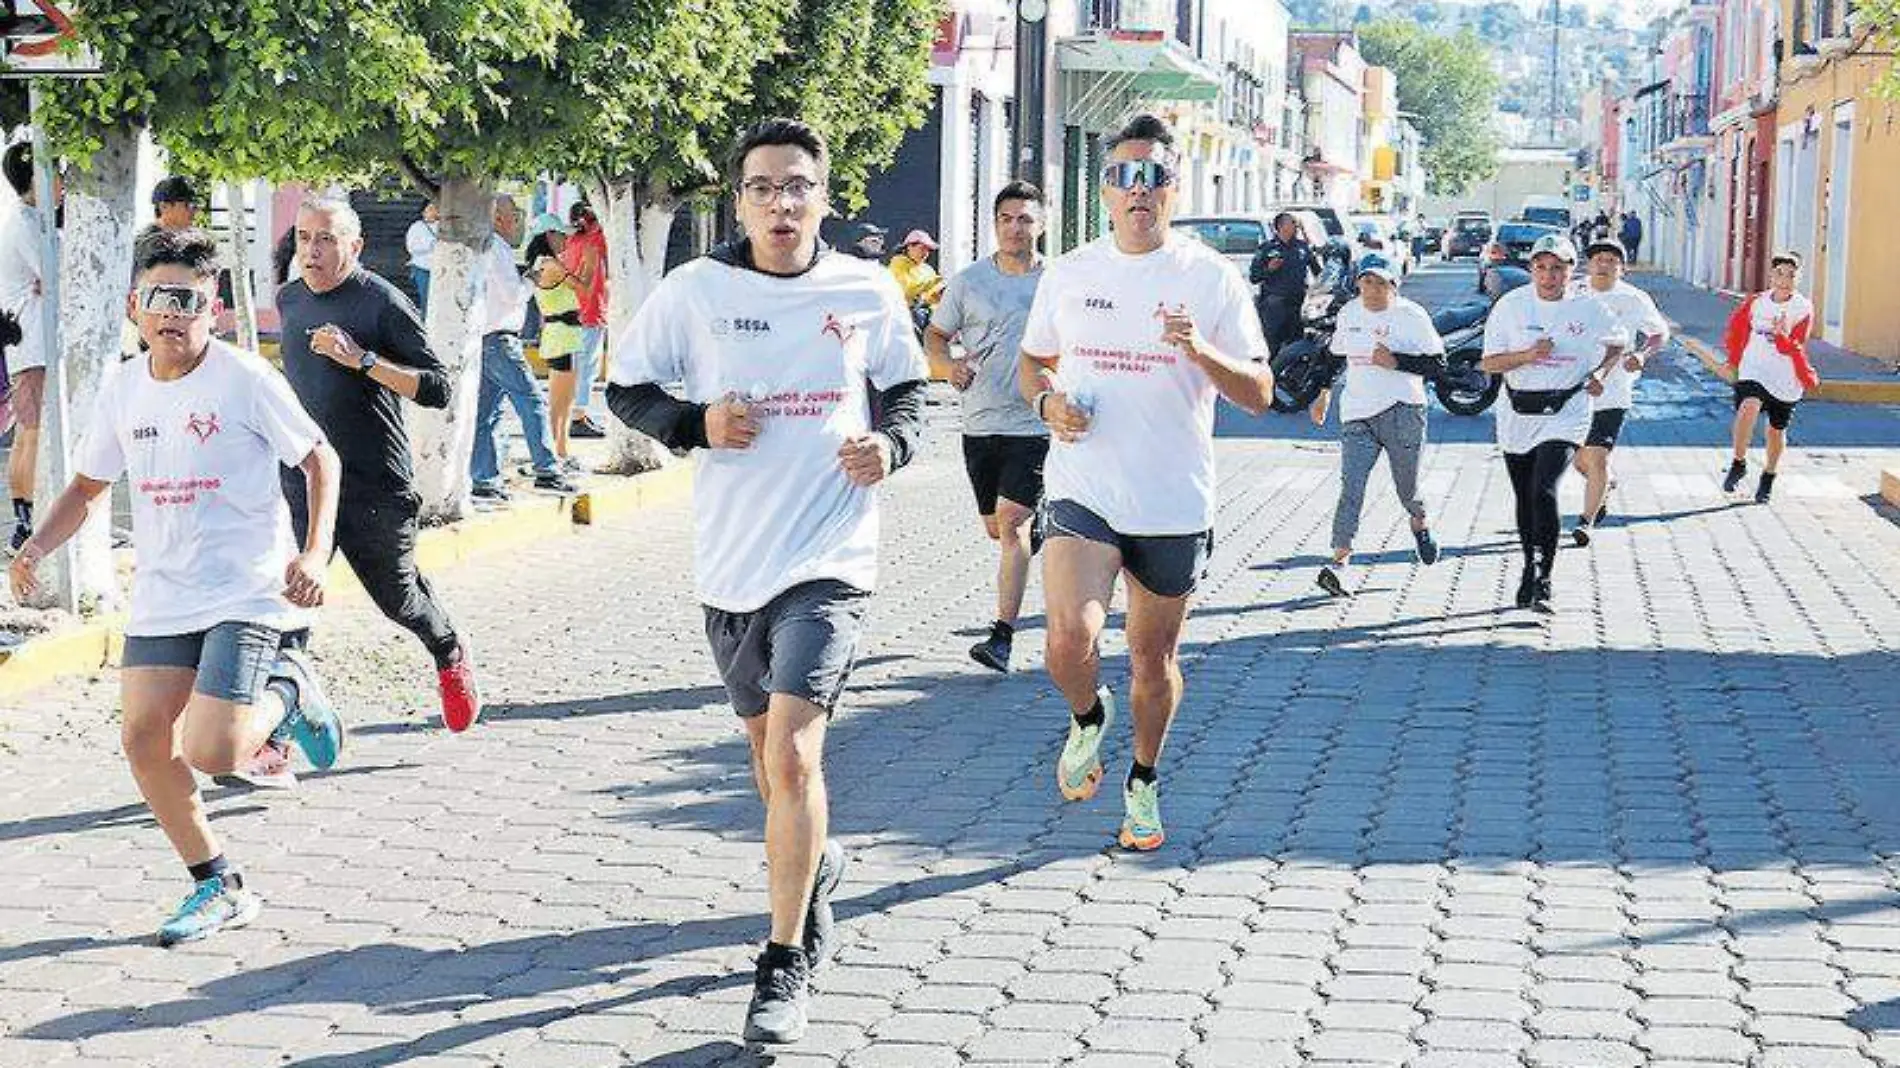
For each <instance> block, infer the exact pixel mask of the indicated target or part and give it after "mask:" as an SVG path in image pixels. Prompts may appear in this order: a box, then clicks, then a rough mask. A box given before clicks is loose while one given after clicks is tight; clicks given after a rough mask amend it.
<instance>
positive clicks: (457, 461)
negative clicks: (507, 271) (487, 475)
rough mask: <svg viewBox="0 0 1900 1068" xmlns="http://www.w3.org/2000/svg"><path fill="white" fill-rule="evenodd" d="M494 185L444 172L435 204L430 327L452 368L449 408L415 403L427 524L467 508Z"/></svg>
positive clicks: (419, 479)
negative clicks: (483, 265) (480, 267)
mask: <svg viewBox="0 0 1900 1068" xmlns="http://www.w3.org/2000/svg"><path fill="white" fill-rule="evenodd" d="M493 198H494V190H493V189H492V188H491V187H490V186H489V184H488V182H487V181H486V180H481V179H475V178H447V179H444V180H443V182H442V193H441V197H440V199H439V200H438V201H437V203H438V204H439V205H440V206H441V207H440V210H441V213H442V221H441V227H440V230H439V233H438V235H437V238H436V245H435V252H434V254H433V255H432V257H431V261H430V274H429V307H428V309H427V314H428V323H427V325H428V329H429V341H430V342H431V344H433V345H434V347H435V353H436V355H437V356H439V357H441V358H442V363H443V365H444V366H445V367H446V368H447V369H448V376H449V388H450V390H451V392H450V395H449V406H448V407H447V408H444V409H441V410H436V409H430V408H421V409H417V410H416V412H415V415H416V416H417V418H416V420H415V435H414V442H415V446H414V447H415V453H416V490H417V492H419V493H421V494H422V519H423V521H424V522H425V523H446V522H449V521H451V520H455V519H460V518H462V516H464V515H466V514H468V505H469V496H468V491H469V481H468V478H469V475H468V465H469V453H470V450H471V449H472V448H473V447H474V445H475V394H476V392H477V391H478V390H480V388H481V381H482V333H481V330H482V326H481V323H479V322H478V321H477V319H478V317H479V315H480V314H481V306H482V296H483V289H484V286H483V284H482V277H481V274H480V272H479V271H477V270H476V266H477V264H478V263H479V262H480V260H481V254H482V250H483V249H485V248H486V247H488V238H489V235H490V234H492V233H493V232H494V215H493V212H492V206H493Z"/></svg>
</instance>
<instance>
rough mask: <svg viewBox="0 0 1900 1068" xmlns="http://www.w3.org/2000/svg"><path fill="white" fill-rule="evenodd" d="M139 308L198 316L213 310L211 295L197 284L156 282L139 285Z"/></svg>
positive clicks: (165, 313)
mask: <svg viewBox="0 0 1900 1068" xmlns="http://www.w3.org/2000/svg"><path fill="white" fill-rule="evenodd" d="M139 310H140V311H143V312H148V313H150V314H153V315H182V316H185V317H186V318H196V317H197V316H200V315H203V314H204V313H205V312H208V311H210V310H211V297H210V295H208V294H207V293H205V291H204V290H202V289H199V288H198V287H196V286H180V285H168V284H165V283H162V282H154V283H152V284H151V285H144V286H140V287H139Z"/></svg>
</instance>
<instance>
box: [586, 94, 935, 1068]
mask: <svg viewBox="0 0 1900 1068" xmlns="http://www.w3.org/2000/svg"><path fill="white" fill-rule="evenodd" d="M829 174H830V155H829V153H828V151H827V149H826V146H825V141H824V138H823V137H821V136H820V135H819V134H818V133H817V132H816V131H815V130H813V129H812V128H811V127H810V126H807V125H806V124H804V123H802V122H797V121H793V120H790V119H774V120H771V121H768V122H765V123H762V124H760V125H758V126H756V127H753V128H752V129H750V130H748V131H746V132H745V134H744V135H743V136H742V137H741V138H740V139H739V141H738V143H737V145H736V146H735V147H734V149H733V151H732V154H731V164H730V176H731V180H732V181H733V183H734V185H735V187H736V190H737V193H738V197H737V205H736V207H737V214H738V218H739V224H740V226H741V227H742V228H743V230H744V237H743V238H742V239H741V240H740V241H738V242H737V243H736V244H733V245H728V246H722V247H720V248H718V249H715V250H714V251H713V252H712V253H711V254H710V255H708V256H705V257H703V258H701V259H698V260H694V261H693V262H691V263H689V264H686V265H685V266H683V267H681V268H679V269H678V270H676V271H674V272H673V273H672V274H669V275H667V276H666V278H665V279H664V280H663V281H661V283H660V285H659V287H658V288H657V289H655V290H654V292H653V295H652V296H651V297H649V298H648V299H647V301H646V303H645V304H644V305H642V306H641V308H640V313H639V315H638V316H636V317H635V319H634V322H633V324H632V326H631V327H629V328H628V330H627V332H626V333H625V334H624V335H622V336H621V337H619V338H616V339H615V345H614V359H613V374H612V375H611V377H610V381H609V385H608V403H609V405H610V406H611V408H612V410H613V412H614V415H615V416H616V417H617V418H619V419H621V420H622V421H623V422H625V423H626V424H627V425H628V426H631V427H633V428H634V429H636V430H639V431H641V432H642V433H645V434H647V435H648V436H650V437H653V438H655V439H657V440H659V441H661V442H663V443H665V444H666V445H667V446H669V447H671V448H674V449H685V448H697V449H700V450H702V453H701V457H700V461H699V473H698V476H697V480H696V482H695V485H694V501H695V504H694V510H695V513H696V515H695V522H694V527H695V534H696V546H695V550H694V556H695V564H694V570H695V573H696V578H697V585H698V589H699V597H700V600H701V601H702V602H703V603H704V606H705V617H706V636H707V638H708V640H709V642H710V644H711V646H712V654H713V662H714V664H715V665H716V666H717V667H718V669H719V674H720V677H721V678H722V679H723V680H724V681H725V684H726V690H727V693H728V694H729V695H730V697H731V700H732V706H733V710H734V711H735V712H737V713H738V714H739V716H740V717H741V719H742V720H743V722H744V723H745V727H746V737H747V740H748V741H749V742H750V744H751V751H752V770H753V776H754V779H755V781H756V783H757V785H758V790H759V794H760V796H761V797H762V798H763V799H764V801H765V811H766V816H765V856H766V874H767V879H768V881H769V882H770V884H771V885H770V897H771V933H770V935H769V937H768V941H767V942H766V945H765V949H764V951H763V952H762V953H760V955H759V960H758V967H757V969H756V971H755V972H754V975H753V992H752V1002H751V1005H750V1006H749V1008H748V1009H747V1010H746V1023H745V1038H746V1040H747V1041H757V1042H772V1043H780V1042H795V1041H797V1040H798V1039H799V1038H800V1037H802V1036H803V1035H804V1033H805V1029H806V1021H807V1011H806V1007H807V1003H808V1000H809V997H810V994H809V990H810V986H809V983H810V976H811V971H812V969H813V968H814V967H816V966H817V965H819V964H821V963H823V962H824V961H825V959H826V958H827V957H828V956H829V954H830V953H831V951H832V950H833V949H834V948H836V935H835V932H834V930H833V920H832V913H831V897H832V894H833V893H834V891H835V890H836V888H837V886H838V882H839V880H840V878H841V877H842V875H843V871H844V863H845V854H844V850H843V849H842V848H841V847H840V846H839V845H838V844H837V843H836V842H832V841H830V840H829V839H828V838H827V837H826V830H827V827H828V825H829V802H828V800H827V795H826V791H825V776H824V766H823V759H824V743H825V730H826V727H827V725H828V723H829V721H830V718H831V713H832V711H833V709H835V708H836V707H837V705H838V702H839V700H840V698H841V696H842V694H843V693H844V688H845V682H846V680H847V679H848V678H849V676H850V673H851V666H852V662H853V661H854V660H855V659H856V657H857V655H858V651H859V648H860V646H861V644H862V631H863V626H864V614H865V610H866V608H867V607H868V604H869V601H870V597H871V591H872V590H873V589H874V588H875V586H876V584H877V543H878V493H877V489H876V487H877V485H878V484H879V483H881V482H883V481H884V479H885V478H886V477H887V476H888V475H890V474H891V472H893V471H895V470H897V469H898V468H901V467H903V466H904V465H905V464H906V463H908V462H909V461H910V459H911V457H912V456H913V455H914V453H915V451H916V448H917V444H918V438H919V435H920V434H921V432H922V425H923V397H924V388H925V382H926V378H925V375H926V367H925V365H924V359H923V353H922V352H921V351H920V350H919V349H918V346H917V340H916V335H915V334H914V333H913V332H912V329H911V323H910V317H909V313H908V310H907V309H906V308H905V306H904V298H903V294H902V293H901V292H900V291H899V289H898V287H897V283H896V282H895V280H893V279H892V278H891V276H890V273H889V272H888V271H885V270H884V269H882V268H881V267H879V266H877V265H876V264H874V263H868V262H866V261H864V260H860V259H857V258H855V257H852V256H849V255H846V254H843V253H839V252H835V251H833V250H831V249H830V248H828V247H826V246H825V245H824V244H823V243H822V242H821V241H820V240H819V237H818V230H819V224H820V223H821V222H823V221H824V218H825V216H826V215H827V214H828V213H829V211H830V205H829V203H828V197H827V195H826V181H827V180H828V177H829ZM673 382H678V383H681V384H682V389H683V392H684V396H683V397H675V396H673V395H672V394H669V393H668V392H667V391H666V390H665V389H664V388H662V385H663V384H665V383H673ZM872 388H875V389H876V390H877V391H878V398H877V399H878V402H879V403H878V404H877V405H876V411H877V412H878V413H879V414H878V415H877V416H876V417H875V419H874V418H873V416H872V410H873V407H872V403H871V402H872V397H871V396H870V395H869V394H870V392H871V389H872Z"/></svg>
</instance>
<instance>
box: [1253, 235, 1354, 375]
mask: <svg viewBox="0 0 1900 1068" xmlns="http://www.w3.org/2000/svg"><path fill="white" fill-rule="evenodd" d="M1321 256H1322V271H1323V272H1325V276H1324V278H1323V281H1324V282H1325V283H1326V288H1325V289H1324V290H1323V291H1322V292H1321V293H1319V294H1318V295H1316V296H1314V297H1313V298H1311V299H1309V301H1308V303H1307V305H1306V308H1305V310H1304V312H1303V314H1302V318H1303V320H1304V323H1303V329H1302V333H1301V335H1300V336H1299V337H1297V338H1295V339H1294V340H1292V341H1289V342H1287V343H1286V344H1284V345H1282V346H1280V351H1278V352H1276V353H1274V354H1273V356H1272V358H1270V359H1269V360H1268V361H1267V366H1269V367H1271V368H1272V369H1273V397H1272V398H1271V399H1270V400H1269V401H1268V402H1267V403H1268V406H1269V407H1271V408H1272V409H1273V410H1274V411H1276V412H1298V411H1304V410H1305V409H1306V408H1308V407H1309V406H1311V405H1312V403H1313V401H1314V400H1315V399H1316V398H1317V397H1318V396H1319V393H1320V390H1322V389H1325V388H1326V387H1327V385H1328V384H1330V383H1331V382H1332V380H1333V376H1334V375H1335V374H1336V373H1337V372H1338V369H1339V365H1338V363H1337V361H1335V360H1334V358H1333V354H1332V343H1333V328H1334V325H1335V322H1336V320H1337V319H1338V317H1339V309H1341V308H1344V307H1345V306H1346V305H1347V304H1348V303H1350V302H1351V301H1352V299H1353V298H1354V297H1356V296H1358V295H1359V291H1358V289H1357V288H1356V287H1355V286H1354V285H1353V284H1352V281H1351V279H1352V270H1351V267H1350V256H1349V254H1347V253H1345V252H1344V250H1339V251H1338V252H1335V251H1334V250H1331V249H1329V250H1327V251H1326V252H1323V253H1322V254H1321ZM1316 304H1317V307H1316Z"/></svg>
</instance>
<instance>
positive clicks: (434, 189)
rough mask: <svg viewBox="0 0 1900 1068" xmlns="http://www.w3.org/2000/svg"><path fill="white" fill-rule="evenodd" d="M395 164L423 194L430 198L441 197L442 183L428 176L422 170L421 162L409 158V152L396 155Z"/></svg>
mask: <svg viewBox="0 0 1900 1068" xmlns="http://www.w3.org/2000/svg"><path fill="white" fill-rule="evenodd" d="M396 165H397V166H399V167H401V168H402V173H403V174H405V175H407V176H408V178H409V181H410V182H412V183H414V185H415V187H416V188H417V189H420V190H422V192H423V194H424V195H426V196H427V197H428V198H429V199H430V200H440V199H441V198H442V183H440V182H438V181H436V180H435V179H433V178H431V177H429V176H428V174H427V173H425V172H424V171H423V169H422V166H421V164H418V163H417V162H416V161H415V160H413V159H410V158H409V153H407V152H404V153H403V154H402V155H400V156H397V157H396Z"/></svg>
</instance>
